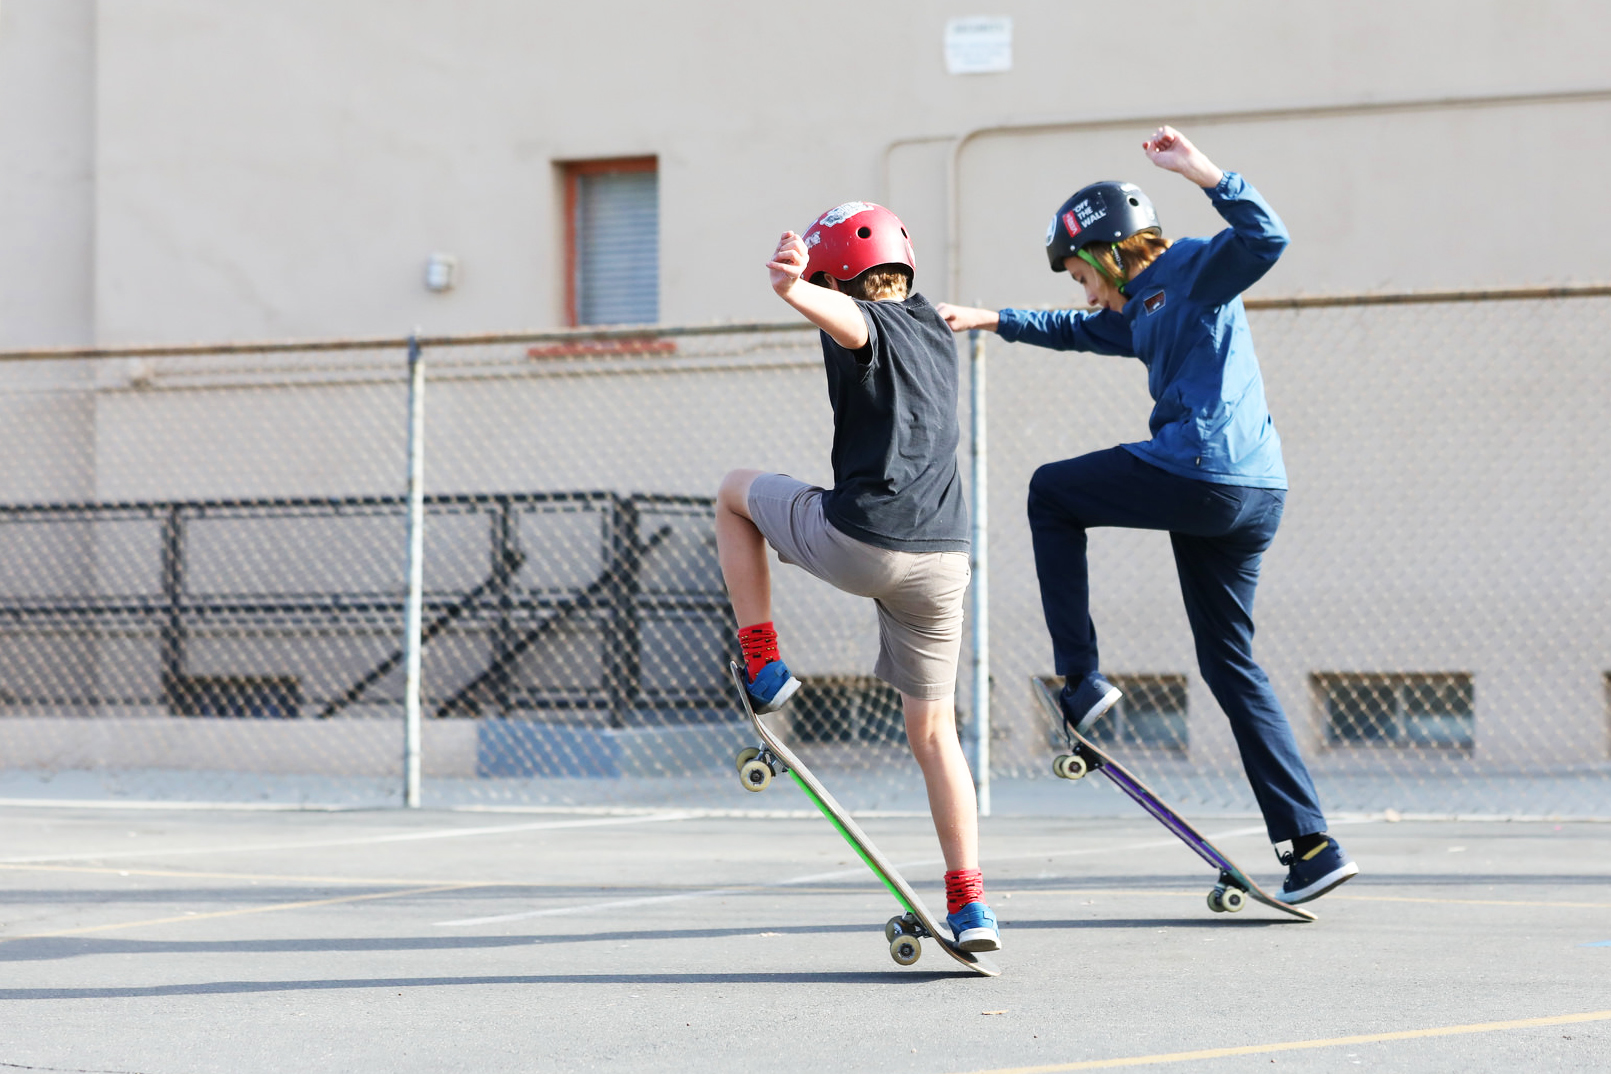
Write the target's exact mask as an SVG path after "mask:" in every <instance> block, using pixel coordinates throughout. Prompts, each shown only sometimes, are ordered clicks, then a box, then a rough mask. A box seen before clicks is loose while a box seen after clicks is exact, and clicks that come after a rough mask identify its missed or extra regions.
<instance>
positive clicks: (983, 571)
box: [968, 328, 990, 817]
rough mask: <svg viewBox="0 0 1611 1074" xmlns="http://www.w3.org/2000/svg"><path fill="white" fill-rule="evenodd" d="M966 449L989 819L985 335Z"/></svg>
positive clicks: (977, 705) (976, 707)
mask: <svg viewBox="0 0 1611 1074" xmlns="http://www.w3.org/2000/svg"><path fill="white" fill-rule="evenodd" d="M968 343H969V347H968V350H969V359H968V373H969V376H968V383H969V388H970V393H969V394H970V399H969V404H968V407H969V418H970V420H971V425H970V433H969V437H968V439H969V443H970V445H971V451H970V455H971V462H972V464H973V589H972V593H973V609H972V611H973V615H972V619H973V733H974V742H973V751H974V752H973V779H974V785H975V786H976V788H977V789H978V793H979V815H980V816H981V817H988V816H989V815H990V543H989V520H990V508H989V502H990V501H989V497H990V483H989V478H988V476H987V474H986V470H987V469H988V465H989V450H988V446H987V444H986V441H985V435H986V425H987V424H988V423H987V422H986V420H985V344H984V333H983V332H981V331H979V330H978V329H977V328H975V329H974V330H973V331H971V332H969V333H968Z"/></svg>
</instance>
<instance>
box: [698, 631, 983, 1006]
mask: <svg viewBox="0 0 1611 1074" xmlns="http://www.w3.org/2000/svg"><path fill="white" fill-rule="evenodd" d="M727 668H728V672H729V674H731V675H732V678H733V688H734V689H736V690H737V691H738V699H739V703H740V704H742V705H743V706H744V714H745V715H746V716H748V717H749V718H750V724H751V725H752V726H753V727H754V728H755V733H756V734H758V735H760V736H761V743H762V744H761V745H760V746H759V747H756V746H750V747H746V748H745V749H742V750H740V751H739V753H738V756H737V757H736V758H735V763H736V764H737V766H738V778H739V782H740V783H742V784H743V785H744V789H745V790H747V791H757V792H759V791H764V790H766V788H767V787H768V786H769V785H770V784H771V782H772V777H773V776H777V775H781V774H783V773H784V772H787V773H788V774H789V777H790V778H791V779H793V780H794V782H795V784H796V786H798V787H799V788H800V790H801V791H803V792H804V793H805V796H806V797H807V798H809V799H811V803H812V804H813V805H815V806H816V807H817V809H818V810H819V811H820V812H821V813H822V815H823V816H824V817H827V818H828V823H829V824H832V825H833V826H834V829H835V830H836V831H838V832H839V834H840V835H842V836H843V837H844V839H845V842H847V843H849V844H850V848H851V849H852V850H854V851H855V852H856V855H857V856H858V857H859V858H861V860H862V861H863V862H864V863H865V864H866V866H867V868H869V869H871V870H872V871H873V875H874V876H876V877H878V879H879V880H882V881H883V882H884V886H885V887H886V888H888V889H889V893H890V894H891V895H893V896H895V901H896V902H897V903H899V904H900V905H901V908H902V909H903V910H905V913H903V914H898V915H896V916H895V917H892V918H890V919H889V921H888V922H887V923H886V924H885V925H884V938H885V939H886V940H888V941H889V954H890V957H891V958H893V959H894V960H895V961H896V962H898V963H900V964H901V965H902V966H910V965H911V964H912V963H914V962H916V961H917V960H918V958H919V957H921V956H922V954H923V943H922V941H923V940H925V939H932V940H933V941H934V942H935V943H937V944H939V945H940V947H941V948H942V949H943V950H944V951H945V953H946V954H948V955H950V956H951V957H952V958H954V959H956V960H957V961H958V962H960V963H962V964H963V965H964V966H966V967H968V969H970V970H972V971H973V972H974V973H978V974H983V975H984V976H986V977H995V976H997V975H999V974H1000V973H1001V970H1000V969H998V968H997V967H996V964H995V963H994V962H991V961H990V960H989V959H987V958H985V957H984V956H983V955H980V954H977V953H976V952H973V951H964V950H963V949H962V948H960V947H958V946H957V945H956V944H955V943H953V942H952V941H951V940H949V939H947V938H946V936H945V934H944V933H943V932H941V931H940V930H941V928H942V926H941V925H939V924H938V923H937V922H936V921H935V918H934V915H933V914H931V913H929V910H928V907H926V906H924V905H923V900H922V899H920V898H919V897H918V894H917V892H915V891H913V890H912V885H910V884H908V883H907V882H906V878H905V877H903V876H901V874H900V873H899V872H897V871H896V869H895V866H893V865H891V864H890V861H889V859H888V858H886V857H884V855H883V853H882V852H881V851H879V849H878V847H876V846H874V845H873V841H872V840H871V839H869V838H867V833H866V832H864V831H862V830H861V826H860V825H858V824H857V823H856V822H855V821H854V820H853V819H851V816H850V814H849V813H847V812H846V811H845V807H844V806H842V805H840V804H839V803H838V802H836V801H835V800H834V797H833V795H831V794H829V793H828V789H827V788H826V787H824V786H823V785H822V783H821V782H820V781H819V780H818V779H817V777H816V776H814V775H812V774H811V770H810V769H808V768H806V766H805V765H803V764H801V763H800V758H798V757H796V756H795V755H794V752H793V751H792V750H790V749H789V747H788V746H786V745H785V744H784V743H783V740H782V739H781V738H779V737H778V736H777V734H776V733H775V732H774V731H773V730H772V729H771V728H770V727H768V726H767V725H766V724H765V723H764V722H762V720H761V718H760V717H759V716H757V715H756V714H755V709H754V708H753V707H752V706H751V705H750V695H749V691H748V690H746V689H744V676H743V674H742V673H741V672H740V671H739V669H738V665H737V664H735V663H732V662H729V663H728V665H727Z"/></svg>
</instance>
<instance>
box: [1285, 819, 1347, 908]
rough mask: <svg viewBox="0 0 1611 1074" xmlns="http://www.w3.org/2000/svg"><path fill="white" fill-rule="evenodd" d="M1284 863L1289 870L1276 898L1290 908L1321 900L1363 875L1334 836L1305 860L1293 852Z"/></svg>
mask: <svg viewBox="0 0 1611 1074" xmlns="http://www.w3.org/2000/svg"><path fill="white" fill-rule="evenodd" d="M1281 864H1282V865H1285V866H1286V867H1287V879H1286V883H1284V884H1282V885H1281V891H1280V893H1279V894H1277V895H1276V898H1278V899H1280V900H1281V901H1282V902H1284V903H1286V904H1288V905H1289V906H1296V905H1297V904H1298V903H1300V902H1308V901H1309V900H1311V899H1318V898H1320V896H1322V895H1324V894H1325V893H1326V892H1328V891H1330V890H1331V889H1332V888H1334V887H1336V886H1337V885H1338V884H1341V883H1343V882H1345V881H1348V880H1352V879H1353V878H1354V877H1356V876H1358V875H1359V866H1357V865H1355V864H1354V862H1353V859H1352V858H1350V857H1349V856H1348V854H1347V852H1345V851H1344V850H1343V848H1342V845H1341V844H1340V843H1338V842H1337V840H1335V839H1333V838H1332V837H1331V836H1330V835H1326V836H1325V838H1324V839H1323V841H1322V842H1321V843H1320V845H1319V846H1316V847H1311V848H1310V849H1309V851H1308V852H1307V853H1305V854H1304V855H1303V856H1302V857H1299V856H1298V855H1297V854H1296V853H1294V852H1292V851H1288V852H1287V853H1285V854H1283V855H1281Z"/></svg>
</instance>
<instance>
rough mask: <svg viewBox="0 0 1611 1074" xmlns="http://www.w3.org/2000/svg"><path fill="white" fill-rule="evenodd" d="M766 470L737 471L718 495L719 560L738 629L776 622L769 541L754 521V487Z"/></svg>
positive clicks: (729, 476) (727, 480)
mask: <svg viewBox="0 0 1611 1074" xmlns="http://www.w3.org/2000/svg"><path fill="white" fill-rule="evenodd" d="M763 472H764V471H762V470H734V471H732V472H731V473H729V474H728V475H727V476H726V477H724V478H722V484H721V488H720V489H718V490H717V492H716V558H717V560H718V561H719V562H720V563H721V566H722V580H723V581H725V582H726V583H727V596H728V599H729V600H731V601H732V602H733V616H734V618H736V619H737V620H738V625H739V626H741V627H743V626H748V625H750V624H751V623H767V622H770V621H771V620H772V573H771V570H770V569H769V568H768V567H767V564H766V538H765V537H762V536H761V531H760V530H758V529H756V528H755V523H754V522H751V521H750V484H751V483H752V482H754V480H755V479H756V478H757V477H759V476H761V474H762V473H763Z"/></svg>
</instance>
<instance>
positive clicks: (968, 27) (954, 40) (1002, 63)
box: [945, 15, 1012, 75]
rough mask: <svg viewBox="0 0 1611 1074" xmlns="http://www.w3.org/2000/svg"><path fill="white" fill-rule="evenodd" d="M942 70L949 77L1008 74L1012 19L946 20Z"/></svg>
mask: <svg viewBox="0 0 1611 1074" xmlns="http://www.w3.org/2000/svg"><path fill="white" fill-rule="evenodd" d="M945 70H946V73H947V74H953V75H991V74H999V73H1000V72H1002V71H1011V70H1012V18H1011V17H1010V16H999V17H992V16H985V15H975V16H972V17H971V18H966V19H947V20H946V23H945Z"/></svg>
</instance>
